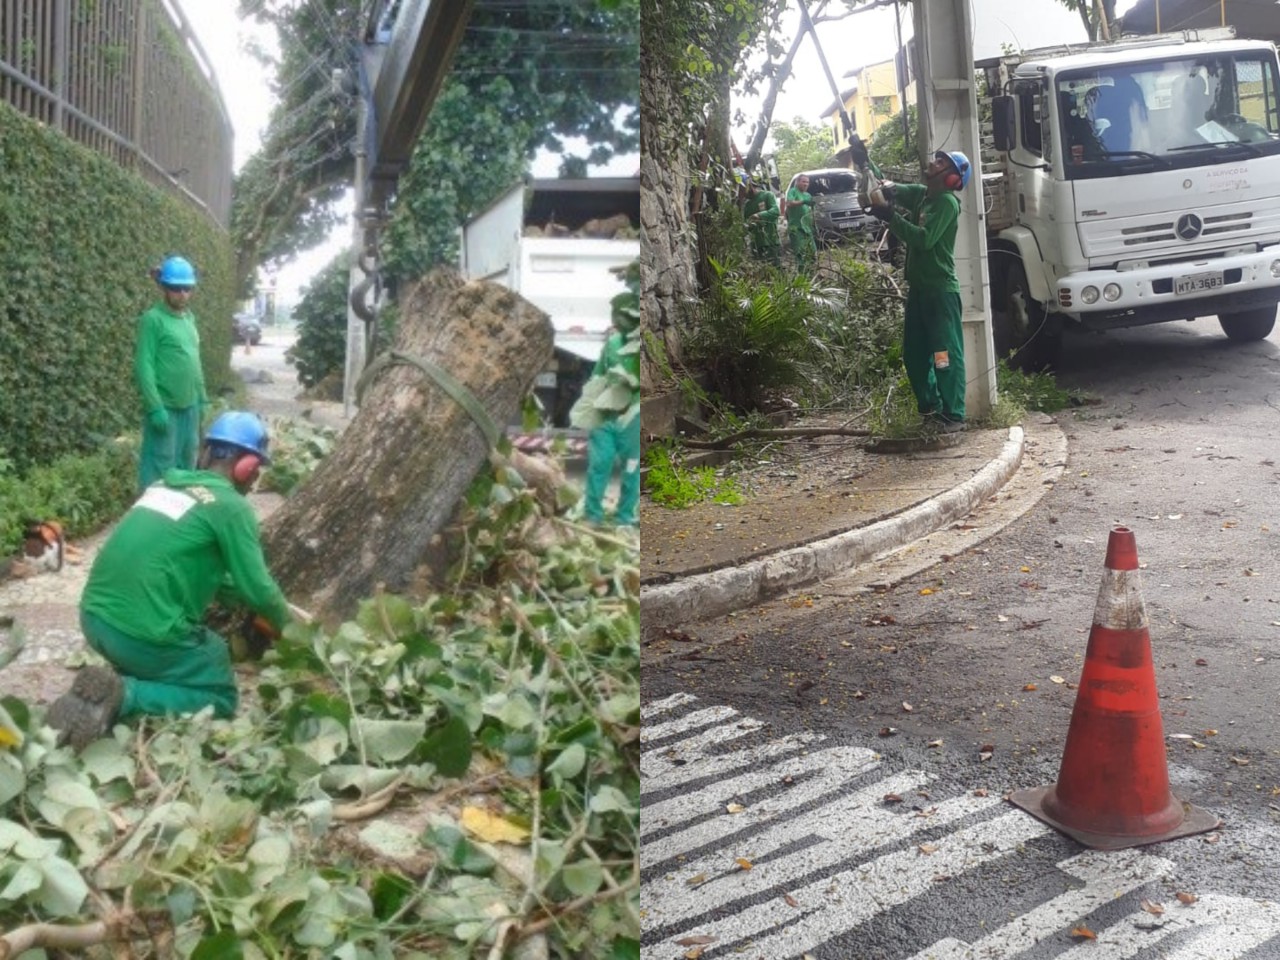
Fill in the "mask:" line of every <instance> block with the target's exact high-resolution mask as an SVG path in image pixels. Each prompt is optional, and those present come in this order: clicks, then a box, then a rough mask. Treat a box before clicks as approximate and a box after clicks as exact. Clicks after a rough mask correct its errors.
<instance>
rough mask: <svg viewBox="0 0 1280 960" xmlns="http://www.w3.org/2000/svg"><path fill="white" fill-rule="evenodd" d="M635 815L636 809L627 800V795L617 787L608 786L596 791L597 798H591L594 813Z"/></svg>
mask: <svg viewBox="0 0 1280 960" xmlns="http://www.w3.org/2000/svg"><path fill="white" fill-rule="evenodd" d="M615 811H616V812H618V813H627V814H631V813H635V812H636V808H635V807H634V806H633V805H632V803H631V801H630V800H628V799H627V795H626V794H625V793H623V792H622V791H621V790H619V789H618V788H617V787H613V786H609V785H608V784H606V785H604V786H603V787H601V788H600V789H599V790H597V791H596V793H595V796H593V797H592V798H591V812H592V813H611V812H615Z"/></svg>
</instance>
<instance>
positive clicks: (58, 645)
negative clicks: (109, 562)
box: [0, 493, 284, 704]
mask: <svg viewBox="0 0 1280 960" xmlns="http://www.w3.org/2000/svg"><path fill="white" fill-rule="evenodd" d="M283 501H284V498H283V497H281V496H280V495H279V494H275V493H251V494H249V502H250V503H252V504H253V507H254V512H255V513H257V515H258V519H259V520H260V521H261V520H263V519H265V518H266V517H267V516H268V515H270V513H271V511H272V510H274V509H275V508H276V507H278V506H279V505H280V504H281V503H282V502H283ZM110 532H111V530H110V528H108V529H106V530H101V531H99V532H98V533H96V534H94V535H93V536H91V537H88V538H87V539H85V540H78V541H75V542H74V546H75V547H76V549H77V551H78V552H79V555H80V558H79V560H78V562H77V563H74V564H72V563H66V564H63V567H62V569H61V570H59V571H57V572H53V571H43V572H41V573H38V574H36V575H35V576H32V577H25V578H16V579H10V580H0V663H3V662H4V660H5V657H6V655H5V653H4V651H6V650H12V648H13V647H14V646H20V648H21V649H20V650H19V652H18V654H17V656H16V657H14V658H13V660H12V661H11V662H9V664H8V665H7V666H0V697H4V696H16V697H19V698H21V699H23V700H25V701H26V702H27V703H31V704H34V703H42V704H48V703H50V702H51V701H53V700H55V699H57V697H59V696H61V695H62V694H63V693H65V692H66V690H67V687H69V686H70V685H71V681H72V680H73V679H74V677H75V674H74V672H73V667H74V666H76V665H78V664H79V662H80V661H79V655H83V654H85V653H86V652H88V647H87V646H85V642H84V634H82V633H81V632H80V594H81V593H82V592H83V590H84V585H85V581H86V580H87V579H88V577H89V568H90V567H91V566H92V565H93V558H94V557H95V556H96V555H97V553H98V549H99V548H100V547H101V546H102V544H103V542H104V541H105V540H106V539H107V536H108V534H109V533H110Z"/></svg>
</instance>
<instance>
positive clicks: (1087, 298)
mask: <svg viewBox="0 0 1280 960" xmlns="http://www.w3.org/2000/svg"><path fill="white" fill-rule="evenodd" d="M1080 299H1081V300H1083V301H1084V302H1085V303H1097V302H1098V288H1097V287H1092V286H1091V287H1085V288H1084V289H1083V290H1081V291H1080Z"/></svg>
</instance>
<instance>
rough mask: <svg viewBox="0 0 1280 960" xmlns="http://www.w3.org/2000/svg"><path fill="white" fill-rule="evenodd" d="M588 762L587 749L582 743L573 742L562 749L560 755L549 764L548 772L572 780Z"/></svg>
mask: <svg viewBox="0 0 1280 960" xmlns="http://www.w3.org/2000/svg"><path fill="white" fill-rule="evenodd" d="M586 764H587V750H586V748H585V747H583V745H582V744H580V743H571V744H569V746H567V747H565V748H564V749H563V750H561V751H560V755H559V756H558V757H556V758H555V760H553V761H551V763H550V764H548V765H547V773H551V774H555V775H556V776H558V777H563V778H565V779H566V780H572V779H573V778H574V777H576V776H577V775H578V774H580V773H581V772H582V768H583V767H585V766H586Z"/></svg>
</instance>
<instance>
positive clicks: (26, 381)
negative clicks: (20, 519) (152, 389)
mask: <svg viewBox="0 0 1280 960" xmlns="http://www.w3.org/2000/svg"><path fill="white" fill-rule="evenodd" d="M173 251H177V252H181V253H182V254H183V255H184V256H186V257H188V258H189V259H190V260H191V261H192V262H193V263H194V264H195V266H196V269H197V270H198V271H199V275H200V286H199V288H198V289H197V291H196V294H195V296H193V297H192V304H191V307H192V310H193V311H195V314H196V318H197V320H198V322H199V325H200V338H201V344H202V346H201V353H202V359H203V362H204V369H205V382H206V385H207V386H208V388H209V391H210V393H211V394H213V393H216V392H217V391H219V390H220V389H222V388H223V387H230V386H231V385H232V373H231V315H232V313H233V311H234V308H235V300H234V297H233V290H234V287H233V279H232V277H233V271H234V260H233V257H232V250H231V242H230V239H229V237H228V235H227V233H226V232H225V231H224V230H223V229H222V228H221V227H220V226H218V224H217V223H215V222H214V221H213V220H211V219H210V218H209V217H207V216H206V215H205V214H204V213H202V212H201V211H199V210H197V209H196V208H194V207H193V206H191V205H190V204H188V203H187V202H185V201H183V200H180V199H178V198H176V197H172V196H169V195H168V194H166V193H164V192H163V191H161V190H159V189H157V188H155V187H153V186H151V185H150V184H148V183H147V182H146V181H144V180H143V179H142V178H141V177H139V176H137V175H136V174H134V173H132V172H130V171H128V170H125V169H123V168H121V167H120V166H118V165H116V164H115V163H114V162H112V161H111V160H108V159H106V158H105V157H102V156H100V155H98V154H96V153H94V152H92V151H90V150H88V149H86V148H84V147H81V146H79V145H78V144H75V143H73V142H72V141H70V140H68V139H67V138H65V137H64V136H62V135H61V134H58V133H56V132H54V131H51V130H49V129H48V128H47V127H45V126H44V125H42V124H39V123H37V122H35V121H33V120H31V119H29V118H27V117H25V116H23V115H22V114H19V113H18V112H17V111H15V110H13V109H12V108H11V107H9V106H7V105H5V104H0V344H2V345H3V351H4V355H3V359H0V460H5V459H7V460H9V461H11V463H12V465H13V467H14V468H15V469H16V470H17V471H18V473H19V474H21V473H25V472H26V471H28V470H29V469H31V468H32V467H34V466H37V465H41V464H49V463H52V462H53V461H54V460H56V459H58V458H59V457H61V456H64V455H66V454H78V453H84V452H87V451H91V450H95V449H98V448H100V447H101V445H102V444H103V442H104V441H105V439H106V438H109V437H113V436H116V435H118V434H119V433H121V432H123V431H125V430H136V429H137V426H138V423H139V422H140V416H141V409H140V408H141V404H140V401H139V398H138V393H137V388H136V387H135V386H134V384H133V347H134V342H135V337H136V322H137V318H138V315H139V314H140V313H141V312H142V311H143V310H144V309H146V308H147V307H148V306H149V305H150V304H151V303H152V302H154V301H155V299H156V297H157V290H156V286H155V283H154V282H153V281H152V280H151V278H150V276H149V272H148V271H149V270H150V268H151V267H152V266H154V265H155V264H156V263H158V262H159V261H160V259H161V258H162V257H163V256H164V255H165V254H166V253H169V252H173Z"/></svg>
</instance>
